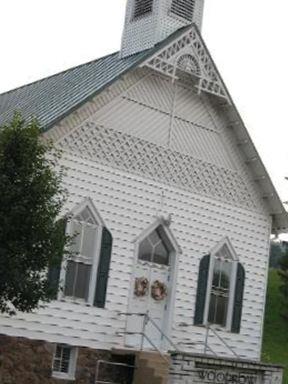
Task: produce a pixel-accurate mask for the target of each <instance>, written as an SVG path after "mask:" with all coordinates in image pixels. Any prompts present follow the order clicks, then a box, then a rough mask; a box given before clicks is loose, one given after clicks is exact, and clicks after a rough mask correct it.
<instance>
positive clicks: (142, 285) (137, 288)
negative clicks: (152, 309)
mask: <svg viewBox="0 0 288 384" xmlns="http://www.w3.org/2000/svg"><path fill="white" fill-rule="evenodd" d="M148 290H149V281H148V279H146V277H136V279H135V283H134V295H135V296H137V297H143V296H146V295H147V293H148Z"/></svg>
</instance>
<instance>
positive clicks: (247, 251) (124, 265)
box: [0, 152, 270, 359]
mask: <svg viewBox="0 0 288 384" xmlns="http://www.w3.org/2000/svg"><path fill="white" fill-rule="evenodd" d="M62 162H63V165H65V166H66V167H67V175H66V177H65V183H66V186H67V187H68V190H69V191H70V192H71V193H70V194H69V200H68V203H67V210H70V209H72V208H73V207H75V205H77V204H79V203H80V202H81V201H82V200H83V199H84V198H85V197H90V198H91V199H92V200H93V202H94V204H95V205H96V207H97V210H98V211H99V212H100V215H101V217H102V218H103V220H104V221H105V225H106V226H107V228H108V229H109V230H110V231H111V233H112V236H113V252H112V259H111V267H110V272H109V282H108V289H107V302H106V309H105V310H100V309H97V308H93V307H87V306H85V305H80V304H78V305H77V304H73V303H70V302H65V301H64V302H59V303H58V302H53V303H51V304H49V305H50V306H51V310H50V309H49V308H50V307H49V306H48V307H47V308H44V309H41V310H40V311H39V313H38V314H32V315H27V317H25V316H24V317H23V315H21V317H19V318H17V317H16V318H14V319H13V321H12V322H10V323H9V321H8V319H6V320H5V318H4V317H1V320H0V329H1V327H2V329H5V332H6V331H7V329H8V328H9V327H10V328H9V332H8V333H10V334H11V333H13V329H14V330H15V333H14V334H15V335H16V334H18V335H19V334H21V335H23V336H25V335H26V336H27V337H29V335H30V336H31V335H34V336H35V335H36V334H37V335H38V336H37V337H36V338H38V339H39V338H42V339H43V338H44V339H46V336H47V339H49V340H52V339H53V340H55V334H61V335H62V338H63V339H61V340H64V339H65V340H66V341H67V340H69V343H71V344H73V343H74V344H75V342H76V343H77V345H79V344H80V343H81V342H82V341H83V345H87V340H88V339H89V340H90V344H89V345H92V344H93V343H94V344H93V345H94V346H95V345H96V344H97V343H99V344H97V345H101V346H102V347H103V346H104V345H106V348H110V346H111V345H112V344H113V345H114V346H115V345H118V346H119V345H121V343H123V337H122V336H123V334H122V336H121V335H120V333H121V331H122V332H123V331H124V328H125V318H124V317H123V316H122V317H119V316H117V312H126V311H127V307H128V297H129V289H130V281H131V274H132V272H133V262H134V249H135V239H136V238H137V237H138V236H139V235H140V234H141V233H142V231H143V230H145V229H146V228H147V227H148V226H149V225H150V224H151V223H153V221H154V220H155V219H156V217H155V215H157V214H158V215H164V216H167V215H168V214H172V224H171V231H172V232H173V234H174V236H175V237H176V239H177V242H178V244H179V246H180V248H181V250H182V254H180V255H179V272H178V280H177V285H176V299H175V306H174V323H173V331H172V334H171V336H172V337H173V340H174V341H175V342H176V343H177V344H178V343H179V344H180V345H182V344H181V343H184V344H185V343H188V344H187V345H186V344H185V347H184V344H183V346H182V348H184V349H185V350H187V351H191V352H197V351H198V352H200V351H201V348H202V347H201V344H200V345H195V344H193V345H189V343H190V344H191V343H194V342H195V340H196V342H197V340H198V343H201V340H202V339H203V337H204V336H203V335H204V330H203V329H202V328H201V327H194V326H192V324H193V316H194V308H195V299H196V287H197V281H198V268H199V262H200V259H201V257H203V256H204V255H205V254H207V253H209V252H210V250H211V249H212V248H213V247H214V246H215V244H217V242H218V241H220V240H221V239H222V238H223V237H224V236H227V235H228V236H229V238H230V240H231V242H232V244H233V246H234V247H235V250H236V253H237V255H238V257H239V260H240V261H241V263H242V264H243V265H244V267H245V269H246V284H245V297H244V305H243V316H242V327H241V333H240V334H239V335H235V334H230V333H227V334H226V333H225V332H223V337H224V338H225V340H226V341H227V343H228V344H229V343H232V345H233V346H235V350H236V351H237V353H238V354H239V355H241V356H244V357H246V358H252V359H257V358H258V357H259V353H260V346H261V324H262V320H263V306H264V300H265V291H264V287H265V278H266V274H265V272H266V267H267V262H268V239H269V231H270V219H269V217H267V216H265V215H263V214H262V213H261V212H260V213H257V212H251V211H248V210H245V209H241V208H239V207H237V208H234V207H231V206H230V205H229V204H225V203H221V202H218V201H214V200H213V199H209V198H207V197H201V196H200V195H195V194H192V193H188V192H185V191H181V190H177V188H172V187H167V186H163V185H161V184H160V183H156V182H152V181H150V180H147V179H143V178H141V177H139V176H132V175H131V174H128V173H125V172H123V171H118V170H115V169H112V168H108V167H105V166H103V165H100V164H97V163H95V162H92V161H88V160H86V159H84V158H80V157H79V156H76V155H73V154H70V153H68V152H64V154H63V160H62ZM162 192H164V196H163V198H162V203H161V196H162ZM233 216H234V220H233ZM120 273H121V275H120ZM106 319H107V321H106ZM181 322H184V323H187V324H188V325H190V326H189V327H179V324H180V323H181ZM20 331H21V332H22V333H21V332H20ZM6 333H7V332H6ZM197 335H198V336H197ZM221 336H222V333H221ZM91 340H92V341H93V342H92V341H91ZM91 343H92V344H91ZM105 343H106V344H105ZM196 344H197V343H196ZM211 347H212V348H214V349H215V350H216V351H218V352H219V353H222V355H225V353H226V352H225V351H223V345H221V343H219V341H217V340H214V339H213V338H211ZM224 349H225V348H224Z"/></svg>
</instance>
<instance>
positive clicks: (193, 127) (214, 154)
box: [55, 73, 235, 169]
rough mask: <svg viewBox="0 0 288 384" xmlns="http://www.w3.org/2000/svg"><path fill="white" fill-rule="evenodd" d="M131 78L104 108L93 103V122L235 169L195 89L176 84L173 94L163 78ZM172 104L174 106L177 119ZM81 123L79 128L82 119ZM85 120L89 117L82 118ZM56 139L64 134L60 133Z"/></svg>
mask: <svg viewBox="0 0 288 384" xmlns="http://www.w3.org/2000/svg"><path fill="white" fill-rule="evenodd" d="M131 76H132V80H130V79H129V76H126V78H125V81H127V83H128V84H129V85H128V84H127V85H126V88H124V86H123V85H122V92H119V91H118V89H117V91H118V93H117V96H116V93H114V97H113V98H111V99H110V100H109V101H108V100H106V103H105V104H104V103H103V101H102V99H100V97H98V99H99V101H98V99H95V101H93V105H94V104H95V105H96V104H97V103H98V102H99V107H98V109H97V108H96V107H95V108H94V111H93V113H91V114H90V117H89V119H90V120H93V121H95V122H97V123H99V124H102V125H104V126H107V127H109V128H111V129H115V130H117V131H122V132H125V133H129V134H132V135H135V136H137V137H140V138H142V139H146V140H149V141H151V142H155V143H157V144H160V145H164V146H171V148H174V149H177V150H180V152H182V153H188V154H191V155H194V156H197V157H198V158H200V159H206V160H209V159H210V160H211V159H213V162H214V163H215V164H219V165H222V166H226V167H228V168H231V169H234V168H235V164H234V163H233V161H232V160H231V156H230V153H229V151H227V148H226V147H225V145H224V144H225V141H222V133H221V130H219V129H218V127H217V125H216V124H215V123H214V119H213V116H212V115H211V114H210V112H209V108H208V107H207V105H206V102H205V98H204V97H202V96H201V97H199V95H197V94H196V93H195V91H193V90H191V89H188V88H185V87H184V86H183V85H181V84H179V85H177V87H176V91H175V89H174V88H175V87H174V85H173V84H172V82H171V80H170V79H166V78H163V77H161V76H160V75H156V74H153V73H152V74H150V75H148V76H147V74H146V75H144V74H142V76H143V77H142V80H141V77H140V74H138V73H137V76H138V77H137V79H138V82H135V77H136V75H134V76H133V75H132V74H131ZM139 78H140V80H139ZM128 79H129V80H128ZM125 81H122V83H124V82H125ZM175 92H176V93H175ZM110 93H113V92H110ZM174 93H175V94H174ZM172 103H174V104H175V105H174V114H173V116H172V114H171V108H172ZM96 109H97V110H96ZM79 115H81V111H79ZM81 116H82V115H81ZM135 116H137V123H136V124H135ZM70 120H71V119H70ZM70 120H69V121H68V122H67V124H66V120H64V121H63V122H62V123H61V126H62V128H59V129H62V136H63V132H64V131H63V126H65V124H66V125H69V129H67V132H69V130H71V128H72V125H73V124H72V125H71V122H70ZM77 121H78V122H79V124H80V118H78V120H77ZM83 121H85V119H83V118H82V122H83ZM171 121H172V123H171ZM74 126H76V125H75V123H74V125H73V127H74ZM183 127H184V128H183ZM182 130H183V132H182ZM55 135H56V134H55ZM55 137H56V136H55ZM58 137H59V138H60V137H61V135H59V134H58ZM187 139H188V142H187ZM193 140H194V145H193ZM184 144H186V145H184ZM190 144H191V145H190Z"/></svg>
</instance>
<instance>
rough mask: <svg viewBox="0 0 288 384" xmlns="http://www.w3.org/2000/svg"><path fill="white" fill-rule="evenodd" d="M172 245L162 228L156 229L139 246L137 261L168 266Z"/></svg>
mask: <svg viewBox="0 0 288 384" xmlns="http://www.w3.org/2000/svg"><path fill="white" fill-rule="evenodd" d="M172 249H173V248H172V245H171V243H170V241H169V240H168V238H167V235H166V234H165V232H164V230H163V228H162V227H161V226H159V227H157V228H156V229H155V230H154V231H153V232H151V233H150V234H149V235H148V236H147V237H146V238H145V239H144V240H142V241H141V243H140V244H139V252H138V259H139V260H143V261H150V262H152V263H155V264H162V265H169V254H170V252H171V251H172Z"/></svg>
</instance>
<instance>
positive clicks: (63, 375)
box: [52, 372, 75, 381]
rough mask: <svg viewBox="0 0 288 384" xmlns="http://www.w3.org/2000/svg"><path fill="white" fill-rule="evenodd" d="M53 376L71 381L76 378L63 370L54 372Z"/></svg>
mask: <svg viewBox="0 0 288 384" xmlns="http://www.w3.org/2000/svg"><path fill="white" fill-rule="evenodd" d="M52 377H53V378H54V379H60V380H70V381H74V380H75V377H74V376H72V375H69V373H63V372H52Z"/></svg>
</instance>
